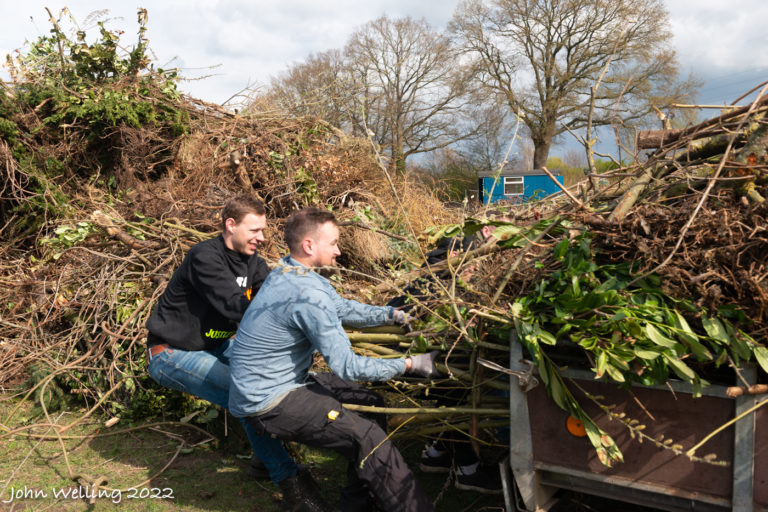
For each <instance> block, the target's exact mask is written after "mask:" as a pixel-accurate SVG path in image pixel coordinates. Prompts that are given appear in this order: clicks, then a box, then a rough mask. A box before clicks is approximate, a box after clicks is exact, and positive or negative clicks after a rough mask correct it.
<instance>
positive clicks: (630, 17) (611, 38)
mask: <svg viewBox="0 0 768 512" xmlns="http://www.w3.org/2000/svg"><path fill="white" fill-rule="evenodd" d="M668 20H669V15H668V13H667V11H666V9H665V8H664V6H663V4H662V0H488V1H487V2H484V1H482V0H466V1H465V2H464V3H462V4H460V6H459V7H458V8H457V10H456V12H455V13H454V17H453V20H452V22H451V25H450V29H451V31H452V33H453V34H454V35H455V36H456V39H457V41H458V42H459V43H460V45H461V46H462V47H463V49H464V50H465V51H466V52H468V53H469V54H471V55H473V56H475V58H476V65H477V66H478V71H479V72H480V73H481V75H480V76H481V80H482V82H483V83H484V84H485V85H486V86H487V87H489V88H491V89H493V90H495V91H497V92H498V93H500V94H502V95H503V96H504V98H505V101H506V103H507V105H508V107H509V108H510V109H511V111H512V112H519V113H520V115H521V117H522V119H523V121H524V122H525V124H526V125H527V127H528V129H529V130H530V136H531V139H532V140H533V143H534V146H535V152H534V159H533V164H534V166H536V167H540V166H542V165H544V164H545V162H546V159H547V156H548V154H549V150H550V147H551V145H552V142H553V139H554V138H555V137H556V136H557V135H559V134H561V133H562V132H563V131H565V130H566V127H568V128H570V129H573V130H577V129H580V128H583V127H584V126H586V124H587V122H588V118H589V105H590V101H591V99H590V91H591V87H592V86H593V85H595V84H596V82H597V80H598V77H599V76H600V75H601V73H603V71H604V70H606V69H607V73H606V74H605V75H604V76H603V79H602V81H601V86H600V88H598V89H597V94H596V95H595V100H594V101H595V112H594V116H593V119H592V123H593V125H595V126H600V125H606V124H609V123H611V122H612V121H616V120H618V119H621V120H622V121H624V122H632V121H633V120H637V119H640V118H642V117H644V116H646V115H648V114H649V112H650V111H651V108H652V107H651V106H652V105H653V106H655V107H656V108H659V109H665V108H668V107H669V105H671V104H672V103H675V102H679V101H680V100H681V99H682V98H683V97H684V96H685V95H691V94H693V92H695V90H696V89H697V84H696V82H695V81H694V80H690V79H689V80H688V81H678V80H677V74H678V73H677V60H676V56H675V52H674V50H672V49H671V47H670V41H671V34H670V32H669V26H668V25H669V21H668Z"/></svg>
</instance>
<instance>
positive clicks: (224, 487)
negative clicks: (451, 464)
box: [0, 398, 504, 512]
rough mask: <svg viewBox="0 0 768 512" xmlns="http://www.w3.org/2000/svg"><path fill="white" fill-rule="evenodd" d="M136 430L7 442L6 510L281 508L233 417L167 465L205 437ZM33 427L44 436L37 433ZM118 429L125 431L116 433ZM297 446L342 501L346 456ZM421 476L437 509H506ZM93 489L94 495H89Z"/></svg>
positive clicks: (413, 457)
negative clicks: (256, 472)
mask: <svg viewBox="0 0 768 512" xmlns="http://www.w3.org/2000/svg"><path fill="white" fill-rule="evenodd" d="M17 404H18V402H15V401H14V400H13V399H9V398H0V422H1V423H2V424H3V425H4V426H5V427H9V428H18V427H21V426H23V425H25V424H35V423H42V422H43V421H44V419H41V418H40V417H35V418H32V417H31V414H32V408H31V406H30V405H29V404H28V403H24V404H21V407H20V409H19V413H18V414H16V415H15V416H14V418H13V419H12V421H11V422H9V423H10V424H8V423H6V418H7V417H8V415H9V413H10V411H11V410H12V409H13V408H14V407H15V406H16V405H17ZM83 412H84V411H82V410H72V411H65V412H63V413H62V412H58V413H55V414H52V415H51V417H52V418H53V419H54V420H55V422H56V424H59V425H66V424H69V423H71V422H72V421H74V420H75V419H77V418H78V417H80V416H82V414H83ZM233 423H235V427H234V428H233V426H232V424H233ZM129 427H130V426H129V425H124V424H122V423H117V424H116V425H113V426H111V427H105V425H104V423H103V420H99V419H89V420H87V421H86V423H85V424H83V425H79V426H76V427H74V428H73V429H71V430H70V431H67V432H66V434H65V436H68V437H66V438H63V439H61V440H59V439H56V437H55V435H53V434H54V432H53V431H52V430H50V431H48V432H47V434H48V435H49V436H50V438H48V439H42V440H41V439H39V438H34V437H31V436H29V435H25V434H16V435H13V436H6V437H3V438H0V511H3V512H6V511H7V512H10V511H14V512H17V511H27V510H30V511H32V510H35V511H42V510H55V511H60V510H64V511H80V510H86V511H103V510H117V509H119V510H128V511H146V512H151V511H171V512H176V511H184V512H202V511H219V510H221V511H249V512H251V511H253V512H256V511H258V512H272V511H278V510H280V505H279V502H280V499H281V495H280V493H279V488H278V487H277V486H275V485H273V484H272V483H271V482H268V481H257V480H254V479H253V478H252V477H251V476H250V475H249V473H248V462H249V458H250V453H249V452H250V450H249V449H248V447H247V445H246V444H245V443H244V441H243V439H244V437H243V435H242V432H240V431H239V425H238V424H236V422H230V423H229V435H228V436H227V437H226V438H222V439H221V440H218V441H209V442H203V443H202V444H198V445H197V446H195V447H194V448H192V449H184V450H182V452H181V453H179V455H178V456H177V457H176V459H175V460H173V462H172V464H170V465H169V466H168V467H167V468H166V467H165V466H166V465H167V464H168V463H169V461H171V459H173V457H174V455H175V454H176V452H177V450H178V449H179V446H180V443H181V440H182V439H184V440H186V442H187V443H188V445H194V444H196V443H200V442H201V441H205V437H204V436H203V435H202V434H200V433H199V432H197V431H194V430H192V429H189V428H183V427H181V428H180V427H178V426H169V425H164V426H160V427H157V428H138V429H134V430H128V429H129ZM34 432H35V433H36V434H42V433H46V432H45V430H40V429H37V430H34ZM113 432H119V434H117V435H109V434H111V433H113ZM422 446H423V443H422V442H421V441H416V440H409V441H403V442H401V443H399V447H400V449H401V451H402V453H403V455H404V457H405V458H406V460H407V461H408V463H409V465H410V466H411V468H415V467H416V463H417V462H418V457H419V454H420V453H421V448H422ZM292 449H293V451H294V452H295V456H296V458H297V460H300V461H301V462H304V463H307V464H309V465H310V466H311V467H312V468H313V469H312V472H313V474H314V476H315V479H316V480H317V481H318V483H319V485H320V487H321V489H322V490H323V493H324V495H325V497H326V499H327V500H328V501H329V503H338V497H339V491H340V489H341V487H342V485H343V483H344V480H345V475H346V461H344V460H342V458H341V457H339V456H337V455H336V454H335V453H332V452H326V451H323V450H315V449H310V448H307V447H303V446H292ZM416 475H417V478H418V479H419V481H420V482H421V484H422V485H423V486H424V487H425V489H426V490H427V493H428V494H429V495H430V496H431V497H432V498H433V499H437V510H439V511H446V512H454V511H456V512H458V511H465V510H467V511H470V510H471V511H477V510H503V502H504V500H503V497H501V496H482V495H479V494H476V493H473V492H466V491H459V490H457V489H455V488H454V487H453V486H452V485H450V482H448V481H447V480H446V475H433V474H424V473H420V472H419V471H418V470H416ZM73 476H79V478H73ZM148 480H149V481H148ZM94 481H100V482H101V485H100V487H99V488H98V490H97V491H94V490H93V489H92V488H91V487H89V486H88V485H86V483H87V482H91V483H92V482H94ZM147 481H148V482H147ZM145 482H147V483H146V484H145ZM79 484H82V485H79ZM94 494H96V497H95V498H94V499H90V498H91V496H93V495H94Z"/></svg>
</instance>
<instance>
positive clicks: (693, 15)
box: [0, 0, 768, 104]
mask: <svg viewBox="0 0 768 512" xmlns="http://www.w3.org/2000/svg"><path fill="white" fill-rule="evenodd" d="M458 3H459V0H366V1H362V0H325V1H318V0H277V1H275V0H269V1H267V0H145V1H144V2H142V3H136V2H133V1H130V0H120V1H110V0H69V1H68V2H59V1H57V0H47V1H41V0H26V1H12V0H2V2H0V57H2V58H3V60H4V56H5V55H6V54H8V53H10V52H13V51H14V50H16V49H22V50H23V49H24V47H25V42H26V41H33V40H35V39H36V38H37V37H39V36H40V35H45V34H47V33H48V31H49V29H50V24H49V22H48V14H47V12H46V10H45V7H48V8H49V9H50V10H51V12H52V13H54V15H58V13H59V12H60V11H61V9H62V8H63V7H65V6H66V7H67V8H68V9H69V11H70V12H71V14H72V16H73V17H74V19H75V20H76V21H77V23H78V24H79V26H80V27H81V28H90V27H93V26H94V23H93V21H92V20H93V17H94V16H93V15H94V14H95V13H98V12H100V11H102V12H103V11H105V10H106V11H108V14H107V18H109V19H110V20H111V21H110V22H109V23H107V27H108V28H110V29H120V30H123V31H124V32H125V34H124V35H123V38H122V40H121V41H123V42H124V43H125V44H129V45H133V44H135V42H136V32H137V29H138V24H137V22H136V9H137V7H144V8H146V9H147V10H148V14H149V22H148V25H147V27H148V32H147V37H148V38H149V46H150V48H151V49H152V51H153V52H154V55H155V58H156V61H155V62H156V65H157V66H159V67H164V68H172V67H173V68H179V69H180V74H181V75H182V76H183V77H185V78H187V80H185V81H183V82H182V83H181V85H180V88H181V89H182V90H183V91H184V92H186V93H188V94H190V95H191V96H194V97H197V98H200V99H203V100H205V101H209V102H213V103H218V104H223V103H225V102H227V101H229V102H237V100H238V96H237V95H238V93H241V92H242V91H243V90H245V89H247V88H252V87H261V86H264V85H265V84H267V83H268V82H269V79H270V77H272V76H275V75H277V74H279V73H281V72H282V71H285V70H286V69H287V68H288V67H289V66H290V65H291V64H293V63H297V62H301V61H302V60H303V59H304V58H305V57H306V56H308V55H309V54H310V53H311V52H321V51H324V50H328V49H331V48H341V47H343V46H344V44H345V43H346V42H347V39H348V38H349V36H350V35H351V34H352V32H354V31H355V30H356V29H358V28H359V27H361V26H362V25H363V24H365V23H366V22H368V21H371V20H373V19H375V18H377V17H379V16H381V15H383V14H387V15H388V16H390V17H404V16H411V17H413V18H417V19H418V18H425V19H426V20H427V21H428V22H429V23H430V24H431V25H432V26H433V27H434V28H436V29H443V28H444V27H445V26H446V24H447V23H448V21H449V20H450V18H451V16H452V15H453V11H454V10H455V8H456V6H457V5H458ZM666 6H667V9H668V10H669V12H670V21H671V28H672V32H673V33H674V34H675V36H674V41H673V45H674V47H675V49H676V50H677V54H678V60H679V62H680V69H681V72H682V73H683V74H684V75H687V74H688V73H693V74H695V75H697V76H698V77H699V78H701V79H703V80H705V86H704V88H703V89H702V90H701V93H700V95H699V98H698V103H700V104H722V103H730V102H731V101H733V100H734V99H736V98H737V97H738V96H740V95H741V94H742V93H744V92H746V91H748V90H749V89H751V88H752V87H754V86H756V85H758V84H759V83H761V82H762V81H765V80H768V38H767V37H765V34H764V32H765V28H764V27H765V20H766V19H768V1H765V0H728V1H725V0H666ZM89 18H90V20H89ZM99 19H103V18H99ZM66 21H68V18H65V19H63V20H62V25H63V26H64V27H72V26H73V25H72V24H70V23H66ZM0 77H2V78H4V79H7V74H6V73H5V72H2V74H0Z"/></svg>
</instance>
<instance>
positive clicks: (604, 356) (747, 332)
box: [355, 96, 768, 464]
mask: <svg viewBox="0 0 768 512" xmlns="http://www.w3.org/2000/svg"><path fill="white" fill-rule="evenodd" d="M766 111H768V98H766V97H763V96H761V97H759V98H758V99H757V100H755V101H754V102H753V103H752V104H750V105H749V106H746V107H741V108H734V109H733V110H731V111H730V112H729V113H727V114H724V115H722V116H720V117H718V118H715V119H712V120H709V121H706V122H703V123H701V124H699V125H696V126H692V127H690V128H687V129H686V130H682V131H678V132H674V134H673V135H672V136H670V135H669V134H666V135H667V138H666V139H664V142H663V145H662V146H661V147H660V148H658V149H657V150H655V151H654V152H653V153H652V154H649V155H647V157H646V158H644V159H643V161H642V162H640V161H638V162H636V163H635V164H633V165H631V166H625V167H623V168H619V169H616V170H613V171H610V172H606V173H603V174H594V175H589V176H588V177H587V179H586V180H585V181H584V182H582V183H580V184H579V185H577V186H575V187H573V188H572V189H568V190H565V189H564V190H563V193H562V194H559V195H557V196H554V197H551V198H549V199H546V200H544V201H542V202H538V203H535V204H530V205H519V206H511V207H509V208H508V209H507V211H506V215H505V217H504V220H498V218H497V220H492V219H489V218H488V217H486V216H484V215H483V212H482V211H481V212H477V213H476V214H475V215H474V216H473V217H472V218H468V219H467V220H466V221H465V222H464V223H462V224H458V225H453V226H445V227H443V228H442V229H440V230H437V231H435V232H434V235H435V236H436V237H440V236H466V235H471V234H472V233H475V232H477V231H478V230H479V229H480V228H481V227H482V226H483V225H489V224H490V225H495V226H496V231H495V234H496V235H497V237H498V238H500V241H499V242H497V243H494V242H491V243H490V244H487V245H483V246H481V247H479V248H475V249H474V250H472V251H469V252H463V253H460V254H458V255H456V256H455V257H453V258H449V259H448V260H447V261H446V262H444V263H439V264H437V265H432V266H428V267H425V268H422V269H419V270H416V271H411V272H409V273H406V274H404V275H400V276H396V277H395V278H394V279H393V281H392V282H390V283H385V284H382V285H379V286H378V290H380V291H384V290H388V292H387V293H393V292H394V293H397V289H398V288H399V287H402V285H403V284H404V283H406V282H412V281H413V280H414V279H419V278H421V279H425V280H426V282H427V283H428V284H427V286H426V288H428V293H427V294H426V295H424V294H419V293H414V296H413V298H412V300H413V302H415V303H416V304H417V306H416V308H417V309H416V311H417V312H419V313H417V316H420V318H421V319H422V320H421V321H417V322H415V328H416V333H415V336H416V338H415V339H413V338H411V336H414V333H411V334H409V335H401V337H400V338H397V343H398V344H399V345H400V346H399V349H400V350H402V349H406V348H410V349H411V350H414V349H416V350H425V349H429V348H435V347H439V348H441V349H442V350H444V352H445V357H444V358H443V363H444V369H445V371H446V372H447V373H448V374H449V376H450V379H448V380H447V381H445V382H442V383H439V384H438V385H437V388H436V389H439V387H440V385H449V386H455V384H456V383H457V382H463V385H464V387H465V391H466V393H465V398H464V400H465V401H464V402H463V403H458V404H457V406H458V408H459V411H448V410H444V411H443V412H442V414H449V415H451V414H463V415H464V416H457V417H456V419H455V422H454V423H451V422H447V421H446V420H445V419H441V422H440V426H439V427H436V426H435V425H431V426H430V427H424V425H423V424H419V425H417V426H408V425H404V426H403V427H402V428H401V429H400V430H399V431H398V434H399V435H409V431H412V432H413V433H424V432H434V431H435V430H443V429H448V430H450V429H456V428H459V429H463V430H466V434H467V438H468V439H472V440H473V442H477V440H478V439H482V438H483V436H482V435H481V434H480V432H479V430H478V425H479V423H478V421H479V420H478V418H482V417H489V416H493V415H499V410H498V409H494V408H491V409H490V410H489V409H488V408H487V407H484V405H483V404H484V403H485V402H484V400H486V399H487V400H490V401H491V403H494V402H495V401H496V398H497V397H495V396H494V393H493V391H494V390H495V389H498V388H499V387H504V386H505V385H506V380H507V378H508V376H507V375H505V374H504V373H503V368H504V367H506V366H507V365H508V357H509V356H508V351H509V343H510V342H509V333H510V330H513V331H514V333H515V334H516V336H517V337H518V338H519V340H520V342H522V343H523V345H524V346H525V348H526V351H527V353H528V355H529V357H530V358H531V360H532V361H533V362H534V363H535V365H536V372H537V374H538V375H539V377H540V378H541V381H542V383H543V384H544V385H545V386H546V388H547V392H548V393H549V395H550V397H551V398H552V399H553V400H554V401H555V402H556V403H557V405H559V406H560V407H561V408H562V409H564V410H565V411H567V412H568V413H570V414H571V415H573V416H574V417H576V418H577V419H579V420H581V421H582V423H583V424H584V426H585V428H586V430H587V434H588V436H589V439H590V441H591V442H592V443H593V445H594V446H595V449H596V451H597V455H598V456H599V458H600V460H601V461H603V462H604V463H606V464H611V463H612V461H616V460H621V457H622V455H621V452H620V451H619V449H618V447H617V446H616V444H615V442H614V441H613V439H612V438H611V437H610V436H608V435H607V433H606V432H605V431H603V430H602V429H601V428H600V427H598V426H597V425H596V424H595V423H594V421H593V420H592V418H590V417H589V415H587V414H586V413H585V412H584V409H583V407H582V404H581V403H580V400H583V399H584V395H583V394H581V395H580V394H579V393H578V390H577V389H575V388H574V386H573V385H572V383H569V382H567V380H566V379H564V378H563V376H562V375H561V372H560V368H561V366H563V365H567V364H576V365H580V366H582V367H583V368H585V369H591V370H592V372H593V373H594V374H595V377H596V378H602V379H607V380H608V381H609V382H610V381H613V382H615V383H616V384H617V385H620V386H626V385H628V384H629V383H631V382H638V383H641V384H646V385H659V384H664V383H666V382H668V381H669V380H670V379H676V380H683V381H685V382H687V383H689V384H690V385H691V386H692V390H693V393H694V395H695V396H696V395H699V394H700V393H701V390H702V388H703V387H704V386H706V385H708V384H710V381H718V382H719V383H720V384H726V385H730V386H733V385H734V384H737V385H740V384H743V385H744V386H745V387H746V385H747V384H746V382H744V381H742V380H740V378H739V370H740V368H741V367H742V364H743V363H747V362H750V361H755V362H757V364H758V365H759V368H760V369H761V370H762V371H761V373H760V379H762V380H765V372H766V371H768V349H767V348H766V343H768V337H767V336H766V327H765V323H764V321H763V320H764V319H765V314H766V309H767V308H768V301H766V298H768V281H767V280H766V278H768V232H767V231H766V215H768V206H767V205H766V201H765V200H764V199H763V198H764V197H765V196H766V194H768V173H767V172H766V163H767V159H766V151H768V136H767V134H768V121H766V120H765V119H764V116H765V113H766ZM495 209H496V210H498V207H496V208H495ZM496 213H498V212H496ZM510 218H513V219H512V220H510ZM355 336H358V338H356V339H358V340H360V341H361V343H364V345H361V346H360V348H361V349H362V350H364V351H368V352H369V353H371V352H372V351H373V352H375V351H376V350H377V349H376V348H375V347H374V346H372V345H371V344H370V340H372V339H378V338H376V337H374V338H367V337H366V336H365V335H355ZM378 336H380V335H378ZM379 353H382V354H386V353H387V352H386V351H379ZM489 363H492V364H489ZM490 368H493V370H491V369H490ZM480 390H484V391H490V392H491V393H489V394H486V396H485V398H484V394H483V392H482V391H480ZM411 391H412V392H413V393H415V395H414V396H422V395H423V390H422V389H419V388H418V387H416V388H412V389H411ZM399 392H402V390H399ZM577 396H582V398H581V399H578V398H577ZM412 403H414V402H412ZM438 403H439V402H438ZM603 405H606V404H603ZM604 410H609V409H608V408H607V407H606V409H604ZM424 414H427V415H429V414H436V415H440V414H441V412H440V410H439V409H435V410H430V411H424ZM471 418H474V422H473V421H469V419H471ZM467 425H469V426H470V427H469V428H465V427H467ZM626 426H627V428H629V429H630V430H632V429H633V428H634V427H635V426H636V425H634V424H629V423H628V424H627V425H626ZM636 430H637V429H636ZM632 433H633V434H636V433H637V432H634V431H633V432H632ZM486 434H488V435H489V436H486V438H488V437H491V438H492V437H493V436H492V431H491V432H486ZM652 441H653V442H655V441H654V440H652ZM658 444H659V446H660V447H661V448H667V449H670V450H673V451H674V452H675V453H678V454H683V453H685V450H684V449H683V447H682V446H680V445H677V444H671V445H669V444H668V445H664V444H662V443H658ZM694 452H695V450H694V451H691V452H689V453H687V455H688V456H689V457H691V458H692V459H694V460H703V459H699V458H697V457H696V455H695V453H694ZM706 462H716V461H715V460H714V459H713V458H712V457H710V458H708V459H707V460H706Z"/></svg>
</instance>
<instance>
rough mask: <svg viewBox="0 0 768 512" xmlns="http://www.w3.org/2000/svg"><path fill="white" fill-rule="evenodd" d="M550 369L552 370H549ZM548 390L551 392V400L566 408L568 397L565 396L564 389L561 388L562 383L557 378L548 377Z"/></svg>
mask: <svg viewBox="0 0 768 512" xmlns="http://www.w3.org/2000/svg"><path fill="white" fill-rule="evenodd" d="M550 371H552V370H550ZM549 391H550V393H552V400H554V401H555V403H556V404H557V405H558V406H559V407H560V408H561V409H564V410H566V411H567V410H568V399H567V397H566V391H565V389H564V388H563V383H562V382H560V379H558V378H550V380H549Z"/></svg>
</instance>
